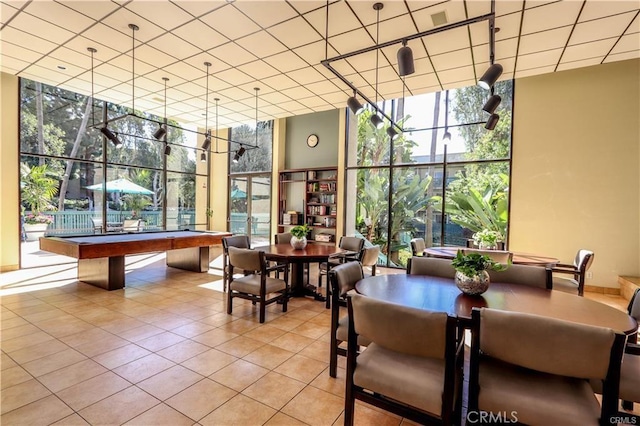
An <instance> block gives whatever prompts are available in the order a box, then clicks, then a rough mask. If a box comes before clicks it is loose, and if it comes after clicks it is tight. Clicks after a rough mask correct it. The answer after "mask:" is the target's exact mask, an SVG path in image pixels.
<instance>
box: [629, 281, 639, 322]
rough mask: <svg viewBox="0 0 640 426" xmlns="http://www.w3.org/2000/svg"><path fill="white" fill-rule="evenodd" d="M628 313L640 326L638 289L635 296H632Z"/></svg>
mask: <svg viewBox="0 0 640 426" xmlns="http://www.w3.org/2000/svg"><path fill="white" fill-rule="evenodd" d="M628 312H629V316H632V317H633V318H635V320H636V321H637V322H638V323H639V324H640V288H637V289H636V291H635V292H634V293H633V296H631V300H630V301H629V308H628Z"/></svg>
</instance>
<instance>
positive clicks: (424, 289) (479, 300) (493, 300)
mask: <svg viewBox="0 0 640 426" xmlns="http://www.w3.org/2000/svg"><path fill="white" fill-rule="evenodd" d="M356 290H357V291H358V292H359V293H361V294H364V295H365V296H368V297H372V298H375V299H380V300H384V301H387V302H391V303H396V304H399V305H404V306H409V307H413V308H418V309H428V310H434V311H440V312H446V313H447V314H448V315H451V316H453V317H456V318H458V319H459V320H461V321H462V322H463V323H464V322H468V321H470V320H471V310H472V308H476V307H477V308H483V307H486V308H492V309H500V310H503V311H512V312H524V313H529V314H535V315H541V316H546V317H550V318H557V319H562V320H567V321H573V322H576V323H581V324H589V325H595V326H600V327H609V328H611V329H613V330H615V331H617V332H621V333H625V334H632V333H634V332H635V331H636V330H637V329H638V324H637V323H636V321H635V319H633V318H632V317H630V316H629V315H627V314H626V313H625V312H623V311H620V310H618V309H615V308H613V307H611V306H607V305H605V304H603V303H599V302H596V301H594V300H590V299H586V298H584V297H580V296H577V295H574V294H569V293H564V292H561V291H557V290H556V291H554V290H546V289H541V288H535V287H529V286H525V285H517V284H503V283H494V282H492V283H491V284H490V285H489V290H487V292H486V293H484V294H482V295H480V296H468V295H466V294H463V293H462V292H461V291H460V290H459V289H458V287H457V286H456V285H455V283H454V281H453V279H451V278H440V277H432V276H425V275H406V274H398V275H378V276H375V277H368V278H365V279H363V280H360V281H358V283H357V284H356Z"/></svg>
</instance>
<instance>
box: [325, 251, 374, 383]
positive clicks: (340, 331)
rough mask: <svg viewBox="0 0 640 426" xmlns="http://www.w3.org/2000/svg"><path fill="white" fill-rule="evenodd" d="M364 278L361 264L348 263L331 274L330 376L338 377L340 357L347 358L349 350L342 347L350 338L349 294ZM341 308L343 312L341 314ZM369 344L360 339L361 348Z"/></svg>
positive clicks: (339, 266) (337, 267) (334, 269)
mask: <svg viewBox="0 0 640 426" xmlns="http://www.w3.org/2000/svg"><path fill="white" fill-rule="evenodd" d="M362 278H364V273H363V270H362V265H361V264H360V263H359V262H347V263H343V264H341V265H338V266H336V267H335V268H333V269H332V270H331V271H330V272H329V283H330V285H331V336H330V340H329V345H330V346H329V375H330V376H331V377H336V375H337V371H338V355H341V356H347V350H346V349H345V348H342V347H340V344H341V343H342V342H346V341H347V338H348V337H349V332H348V327H349V319H348V318H347V315H343V316H342V317H341V316H340V314H341V313H342V314H345V312H344V310H345V309H344V308H346V307H347V299H346V298H347V293H349V292H350V291H352V290H353V289H355V288H356V283H357V282H358V281H360V280H361V279H362ZM340 308H343V309H342V312H340ZM368 344H369V342H368V341H367V340H365V339H364V338H362V337H360V338H358V345H359V346H367V345H368Z"/></svg>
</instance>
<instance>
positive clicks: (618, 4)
mask: <svg viewBox="0 0 640 426" xmlns="http://www.w3.org/2000/svg"><path fill="white" fill-rule="evenodd" d="M637 10H638V2H637V1H606V2H598V1H588V2H586V3H585V5H584V9H582V13H581V14H580V22H585V21H590V20H593V19H599V18H602V17H603V16H609V15H617V14H618V13H624V12H630V11H637Z"/></svg>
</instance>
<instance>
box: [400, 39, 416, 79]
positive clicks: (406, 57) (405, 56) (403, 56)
mask: <svg viewBox="0 0 640 426" xmlns="http://www.w3.org/2000/svg"><path fill="white" fill-rule="evenodd" d="M397 58H398V74H399V75H400V77H404V76H407V75H411V74H413V73H414V72H416V68H415V66H414V64H413V51H412V50H411V48H410V47H409V46H407V40H406V39H405V40H402V47H401V48H400V49H398V54H397Z"/></svg>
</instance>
